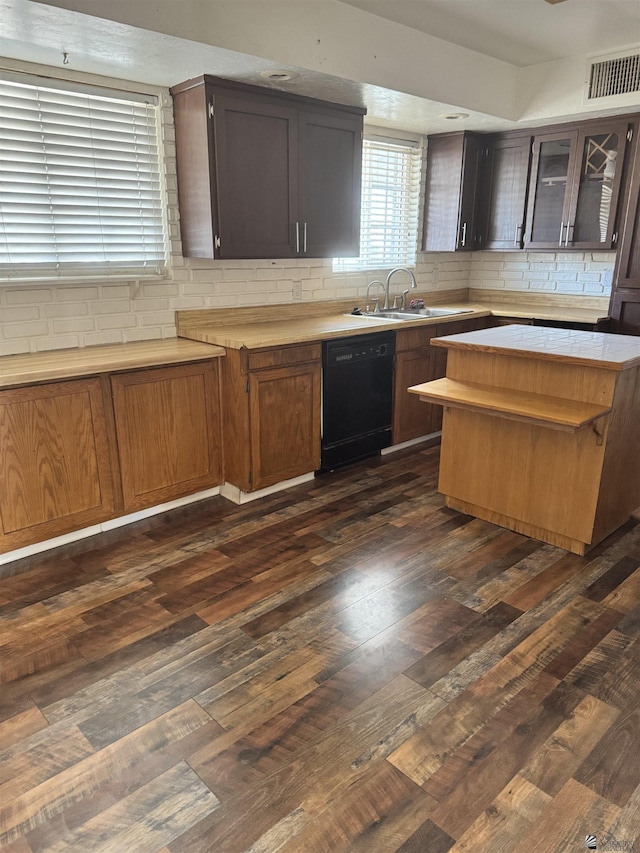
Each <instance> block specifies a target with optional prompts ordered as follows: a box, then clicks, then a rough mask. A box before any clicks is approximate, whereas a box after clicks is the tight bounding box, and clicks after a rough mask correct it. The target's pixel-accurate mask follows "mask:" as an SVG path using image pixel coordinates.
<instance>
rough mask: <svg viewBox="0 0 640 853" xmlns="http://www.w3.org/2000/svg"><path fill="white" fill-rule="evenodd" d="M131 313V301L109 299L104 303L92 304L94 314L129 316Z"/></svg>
mask: <svg viewBox="0 0 640 853" xmlns="http://www.w3.org/2000/svg"><path fill="white" fill-rule="evenodd" d="M129 311H131V301H130V300H129V299H107V300H105V301H104V302H92V303H91V313H92V314H128V313H129Z"/></svg>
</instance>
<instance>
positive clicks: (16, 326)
mask: <svg viewBox="0 0 640 853" xmlns="http://www.w3.org/2000/svg"><path fill="white" fill-rule="evenodd" d="M3 333H4V336H5V338H27V339H28V338H35V337H36V336H37V335H47V334H49V326H48V324H47V323H44V322H39V323H7V324H6V325H5V324H4V323H3Z"/></svg>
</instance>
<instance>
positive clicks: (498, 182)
mask: <svg viewBox="0 0 640 853" xmlns="http://www.w3.org/2000/svg"><path fill="white" fill-rule="evenodd" d="M488 147H489V153H488V156H487V160H486V166H485V170H484V175H483V182H482V193H481V206H482V208H483V209H482V211H481V214H480V215H481V221H482V228H481V230H480V233H481V234H482V235H483V240H482V242H481V248H482V249H496V250H498V251H505V250H508V249H522V245H523V240H524V226H525V214H526V204H527V188H528V184H529V163H530V160H531V137H530V136H523V137H507V136H505V137H502V136H496V137H493V138H492V139H491V140H490V142H489V146H488Z"/></svg>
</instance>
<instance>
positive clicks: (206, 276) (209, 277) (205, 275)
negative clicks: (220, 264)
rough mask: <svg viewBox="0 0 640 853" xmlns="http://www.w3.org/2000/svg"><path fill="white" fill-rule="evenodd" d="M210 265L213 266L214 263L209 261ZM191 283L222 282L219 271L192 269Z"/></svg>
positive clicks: (220, 271)
mask: <svg viewBox="0 0 640 853" xmlns="http://www.w3.org/2000/svg"><path fill="white" fill-rule="evenodd" d="M209 263H210V264H215V263H216V261H209ZM191 281H200V282H203V283H204V282H209V283H211V284H213V282H214V281H222V270H221V269H192V270H191Z"/></svg>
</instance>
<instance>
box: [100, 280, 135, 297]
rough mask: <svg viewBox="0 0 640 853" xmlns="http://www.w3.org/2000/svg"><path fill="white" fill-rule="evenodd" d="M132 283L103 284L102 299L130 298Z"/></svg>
mask: <svg viewBox="0 0 640 853" xmlns="http://www.w3.org/2000/svg"><path fill="white" fill-rule="evenodd" d="M131 290H132V285H130V284H128V283H127V282H125V283H124V284H103V285H102V286H101V287H100V299H101V300H102V299H130V298H131Z"/></svg>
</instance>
